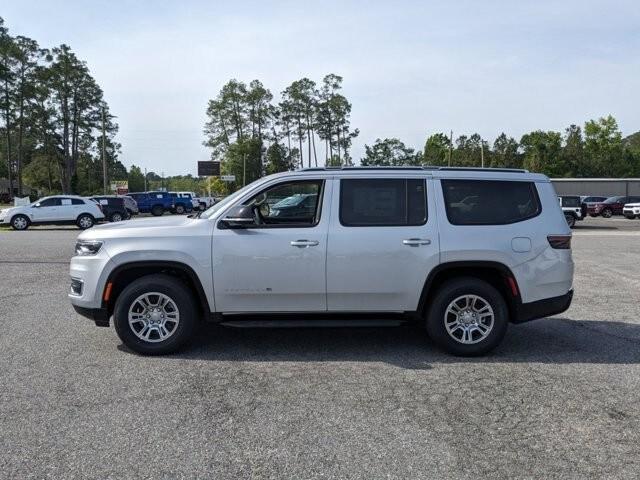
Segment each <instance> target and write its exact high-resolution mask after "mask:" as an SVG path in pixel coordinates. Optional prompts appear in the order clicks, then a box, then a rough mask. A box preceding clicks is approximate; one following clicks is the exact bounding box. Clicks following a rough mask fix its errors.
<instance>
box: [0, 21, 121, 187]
mask: <svg viewBox="0 0 640 480" xmlns="http://www.w3.org/2000/svg"><path fill="white" fill-rule="evenodd" d="M117 131H118V125H117V123H116V122H115V120H114V117H113V116H112V115H111V113H110V111H109V106H108V105H107V102H106V101H105V100H104V95H103V92H102V89H101V88H100V86H99V85H98V83H97V82H96V80H95V79H94V78H93V77H92V76H91V74H90V72H89V68H88V67H87V64H86V62H84V61H82V60H80V59H79V58H78V57H77V56H76V55H75V54H74V53H73V51H72V50H71V48H70V47H69V46H67V45H60V46H58V47H53V48H42V47H41V46H40V45H39V44H38V42H37V41H35V40H33V39H31V38H28V37H25V36H22V35H18V36H12V35H11V34H10V33H9V30H8V28H7V27H6V26H5V24H4V20H3V19H2V18H1V17H0V134H1V136H2V141H0V177H6V178H8V179H9V184H10V185H12V186H13V188H14V189H16V190H17V194H18V195H19V196H22V194H23V186H24V185H25V184H26V185H29V186H30V187H32V188H36V189H39V190H46V191H49V192H56V191H61V192H64V193H74V192H78V193H85V192H86V193H89V192H94V191H100V190H101V189H102V182H103V168H102V155H103V153H104V155H105V160H106V162H107V166H108V176H110V177H112V178H118V179H122V178H127V171H126V168H125V167H124V165H122V163H120V162H119V161H118V160H117V158H118V153H119V150H120V145H119V144H118V143H116V142H115V140H114V137H115V134H116V132H117ZM103 134H104V139H105V141H104V148H103V144H102V143H103Z"/></svg>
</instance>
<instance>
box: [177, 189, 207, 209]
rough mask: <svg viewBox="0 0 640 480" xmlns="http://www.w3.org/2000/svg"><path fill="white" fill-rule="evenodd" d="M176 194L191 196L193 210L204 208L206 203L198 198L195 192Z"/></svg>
mask: <svg viewBox="0 0 640 480" xmlns="http://www.w3.org/2000/svg"><path fill="white" fill-rule="evenodd" d="M176 193H177V194H178V196H185V197H186V196H188V197H191V203H192V204H193V209H194V210H205V209H206V208H207V207H206V204H205V203H204V202H203V201H202V200H201V199H200V197H199V196H198V194H197V193H195V192H176Z"/></svg>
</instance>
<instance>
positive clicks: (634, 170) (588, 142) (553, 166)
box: [360, 115, 640, 177]
mask: <svg viewBox="0 0 640 480" xmlns="http://www.w3.org/2000/svg"><path fill="white" fill-rule="evenodd" d="M360 163H361V164H362V165H365V166H366V165H385V166H397V165H434V166H444V165H450V166H457V167H480V166H483V165H484V166H485V167H494V168H525V169H527V170H531V171H534V172H540V173H544V174H546V175H548V176H550V177H633V176H640V132H638V133H635V134H633V135H631V136H629V137H627V138H623V137H622V134H621V132H620V129H619V128H618V123H617V122H616V120H615V118H613V117H612V116H611V115H609V116H606V117H602V118H599V119H597V120H589V121H587V122H586V123H585V124H584V128H581V127H580V126H578V125H570V126H569V127H567V128H566V129H565V131H564V132H562V133H561V132H554V131H543V130H536V131H533V132H530V133H526V134H524V135H523V136H522V137H521V138H520V141H517V140H515V139H514V138H512V137H509V136H507V135H506V134H505V133H501V134H500V135H499V136H498V137H497V138H496V139H495V141H494V142H493V144H489V142H488V141H487V140H484V139H482V138H481V137H480V135H478V134H477V133H474V134H473V135H470V136H467V135H460V136H458V137H457V138H456V139H455V140H454V141H452V139H451V136H448V135H446V134H445V133H435V134H433V135H431V136H429V137H428V138H427V140H426V142H425V145H424V148H423V149H421V150H417V151H416V150H415V149H413V148H411V147H408V146H407V145H405V144H404V143H403V142H402V141H400V140H399V139H397V138H385V139H382V140H381V139H377V140H376V141H375V143H374V144H373V145H371V146H369V145H365V155H364V157H362V159H361V161H360Z"/></svg>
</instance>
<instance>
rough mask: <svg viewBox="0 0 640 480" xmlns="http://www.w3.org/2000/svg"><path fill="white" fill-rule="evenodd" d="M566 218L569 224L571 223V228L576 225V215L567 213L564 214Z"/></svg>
mask: <svg viewBox="0 0 640 480" xmlns="http://www.w3.org/2000/svg"><path fill="white" fill-rule="evenodd" d="M564 219H565V220H566V221H567V225H569V228H573V227H574V226H575V225H576V217H575V216H574V215H571V214H570V213H566V214H565V215H564Z"/></svg>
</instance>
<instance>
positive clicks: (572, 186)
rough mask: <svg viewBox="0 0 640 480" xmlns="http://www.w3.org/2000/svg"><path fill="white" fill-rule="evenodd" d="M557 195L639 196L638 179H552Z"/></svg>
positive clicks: (639, 182) (639, 186)
mask: <svg viewBox="0 0 640 480" xmlns="http://www.w3.org/2000/svg"><path fill="white" fill-rule="evenodd" d="M551 182H552V183H553V186H554V187H555V188H556V192H557V193H558V195H597V196H603V197H612V196H614V195H625V196H629V195H640V178H552V179H551Z"/></svg>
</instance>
